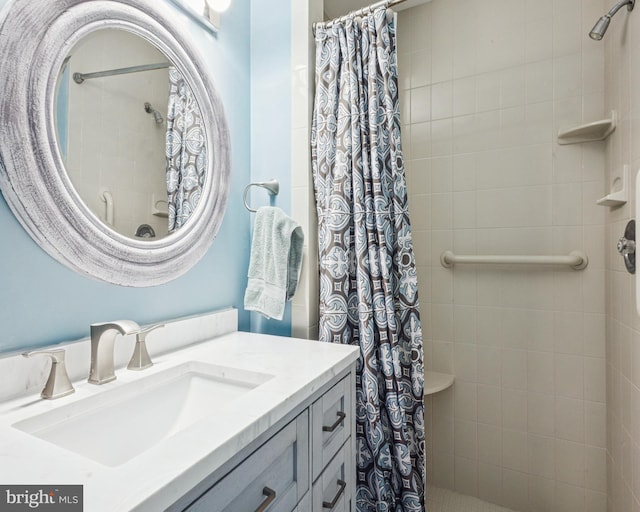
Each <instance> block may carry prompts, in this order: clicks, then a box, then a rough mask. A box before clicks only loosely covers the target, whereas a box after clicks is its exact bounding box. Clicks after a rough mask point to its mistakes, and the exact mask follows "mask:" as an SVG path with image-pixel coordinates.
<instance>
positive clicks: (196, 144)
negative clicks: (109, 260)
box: [166, 66, 207, 233]
mask: <svg viewBox="0 0 640 512" xmlns="http://www.w3.org/2000/svg"><path fill="white" fill-rule="evenodd" d="M166 152H167V173H166V179H167V202H168V206H169V233H172V232H173V231H174V230H176V229H178V228H180V227H181V226H182V225H183V224H184V223H185V222H186V221H187V219H189V217H190V216H191V214H192V213H193V210H194V209H195V208H196V206H197V205H198V202H199V200H200V197H201V195H202V187H203V185H204V179H205V174H206V172H205V171H206V169H207V153H206V145H205V141H204V128H203V125H202V114H201V112H200V107H198V103H197V102H196V99H195V97H194V95H193V92H192V91H191V88H190V87H189V85H188V84H187V82H186V80H185V79H184V77H183V76H182V73H180V71H178V70H177V69H176V68H174V67H173V66H171V67H170V68H169V105H168V108H167V134H166Z"/></svg>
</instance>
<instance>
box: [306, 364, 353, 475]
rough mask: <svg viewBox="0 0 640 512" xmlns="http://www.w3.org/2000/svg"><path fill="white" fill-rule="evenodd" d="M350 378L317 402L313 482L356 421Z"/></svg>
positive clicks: (342, 381)
mask: <svg viewBox="0 0 640 512" xmlns="http://www.w3.org/2000/svg"><path fill="white" fill-rule="evenodd" d="M350 388H351V378H350V377H349V376H347V377H345V378H344V379H342V380H341V381H340V382H338V383H337V384H336V385H335V386H333V387H332V388H331V389H330V390H329V391H327V392H326V393H325V394H324V395H322V397H320V398H319V399H318V400H316V402H314V404H313V407H312V410H311V411H312V412H311V418H312V420H311V437H312V444H311V446H312V450H313V462H312V464H313V471H312V473H313V481H315V479H316V478H318V476H320V473H322V468H324V467H325V466H326V465H327V463H328V462H329V461H330V460H331V459H332V458H333V456H334V455H335V454H336V453H338V450H339V449H340V447H341V446H342V445H343V444H344V442H345V441H346V439H347V438H348V437H349V435H350V434H351V425H352V422H353V421H355V419H354V413H355V411H354V410H353V404H352V402H351V396H352V393H351V389H350Z"/></svg>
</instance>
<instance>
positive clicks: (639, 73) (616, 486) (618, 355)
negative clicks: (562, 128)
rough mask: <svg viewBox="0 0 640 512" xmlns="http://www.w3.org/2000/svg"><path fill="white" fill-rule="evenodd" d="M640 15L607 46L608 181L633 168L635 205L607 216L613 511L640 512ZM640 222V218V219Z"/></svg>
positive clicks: (631, 16) (624, 22) (616, 26)
mask: <svg viewBox="0 0 640 512" xmlns="http://www.w3.org/2000/svg"><path fill="white" fill-rule="evenodd" d="M639 15H640V12H639V10H638V8H637V5H636V9H635V10H634V11H633V12H630V13H628V12H627V11H626V9H623V10H622V11H620V13H619V14H618V15H617V16H616V17H615V18H614V20H613V21H612V23H611V26H610V28H609V31H608V32H607V35H606V36H605V39H604V40H603V42H605V44H606V58H605V77H606V80H605V91H606V95H605V97H606V101H605V105H606V109H607V110H611V109H615V110H616V111H617V112H618V114H619V117H620V122H619V126H618V128H617V129H616V131H615V132H614V133H613V135H612V136H611V137H610V138H609V140H608V142H607V179H608V182H611V181H612V180H614V179H615V178H616V177H618V176H620V175H621V169H622V166H623V165H625V164H628V165H629V170H630V177H631V193H630V195H629V199H630V200H629V203H627V204H626V205H625V206H623V207H621V208H617V209H612V210H610V211H609V213H608V214H607V218H606V220H607V223H606V243H607V245H606V247H607V252H606V269H607V270H606V272H607V273H606V283H607V330H606V332H607V448H608V460H609V464H608V474H607V477H608V489H609V509H608V510H610V511H611V512H639V511H640V315H638V313H637V312H636V304H635V302H636V301H635V293H636V284H635V278H634V277H633V276H631V275H630V274H628V273H627V272H626V270H625V268H624V265H623V261H622V258H621V257H620V256H619V255H618V253H617V252H616V250H615V246H616V241H617V240H618V238H619V237H621V236H622V234H623V233H624V228H625V225H626V223H627V221H628V220H630V219H634V218H635V217H636V215H635V211H634V210H635V205H636V202H637V200H638V199H637V197H635V193H634V190H635V189H634V186H635V182H636V173H637V172H638V169H640V59H639V58H638V51H637V50H638V48H640V16H639ZM636 221H637V219H636Z"/></svg>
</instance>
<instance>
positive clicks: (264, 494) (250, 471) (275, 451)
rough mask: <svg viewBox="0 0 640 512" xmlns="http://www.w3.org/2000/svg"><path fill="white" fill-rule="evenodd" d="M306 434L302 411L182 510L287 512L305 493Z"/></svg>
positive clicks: (307, 423) (307, 416)
mask: <svg viewBox="0 0 640 512" xmlns="http://www.w3.org/2000/svg"><path fill="white" fill-rule="evenodd" d="M308 432H309V414H308V412H307V411H305V412H303V413H302V414H300V415H299V416H298V417H297V418H296V419H295V420H293V421H292V422H291V423H289V424H288V425H287V426H286V427H284V428H283V429H282V430H281V431H280V432H278V433H277V434H276V435H274V436H273V437H272V438H271V439H269V440H268V441H267V442H266V443H265V444H263V445H262V446H261V447H260V448H258V450H256V451H255V452H254V453H253V454H252V455H250V456H249V457H248V458H247V459H245V460H244V461H243V462H242V463H241V464H240V465H239V466H238V467H236V468H235V469H234V470H233V471H232V472H231V473H229V474H228V475H227V476H225V477H224V478H223V479H222V480H220V481H219V482H218V483H216V484H215V485H214V486H213V487H212V488H211V489H209V490H208V491H207V492H205V493H204V494H203V495H202V496H200V498H198V499H197V500H196V501H195V502H194V503H192V504H191V506H189V507H188V508H187V509H186V510H188V511H189V512H204V511H207V512H218V511H225V512H253V511H254V510H259V509H260V507H261V506H262V505H264V504H267V502H268V506H266V507H264V508H263V509H260V510H268V511H269V512H291V511H292V510H294V509H295V508H296V504H297V503H298V502H299V501H300V499H301V498H302V497H303V496H304V494H305V493H306V492H307V491H308V489H309V470H308V468H309V435H308Z"/></svg>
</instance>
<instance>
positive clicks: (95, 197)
mask: <svg viewBox="0 0 640 512" xmlns="http://www.w3.org/2000/svg"><path fill="white" fill-rule="evenodd" d="M55 105H56V108H55V119H56V134H57V141H58V146H59V148H58V149H59V151H60V154H61V157H62V160H63V162H64V166H65V169H66V172H67V174H68V176H69V179H70V180H71V183H72V184H73V186H74V187H75V189H76V192H77V193H78V195H79V196H80V198H81V199H82V201H84V203H85V204H86V205H87V207H88V208H89V209H90V210H91V211H92V212H93V214H95V215H96V216H97V217H98V218H100V219H102V221H103V222H104V223H105V224H107V225H108V226H109V227H111V228H112V229H114V230H115V231H117V232H118V233H120V234H122V235H124V236H127V237H138V238H141V239H146V240H151V239H154V238H162V237H165V236H167V235H168V234H169V233H172V232H173V231H175V230H176V229H179V228H180V227H181V226H183V225H184V224H185V223H186V222H187V221H188V220H189V218H190V216H191V214H192V213H193V211H194V210H195V208H196V207H197V205H198V202H199V200H200V197H201V195H202V189H203V187H204V183H205V180H206V168H207V151H206V146H205V143H204V132H205V126H204V124H203V121H202V113H201V111H200V107H199V106H198V102H197V101H196V100H195V97H194V95H193V91H192V90H191V87H190V86H189V84H188V81H187V80H186V79H185V77H184V76H183V75H182V74H181V73H180V72H179V71H178V69H177V68H176V67H175V65H173V63H171V62H170V61H169V59H168V58H167V57H166V56H165V55H164V54H163V53H162V52H161V51H160V50H158V49H157V48H156V47H155V46H153V45H152V44H150V43H149V42H148V41H146V40H145V39H143V38H141V37H139V36H137V35H135V34H132V33H131V32H128V31H126V30H115V29H103V30H97V31H95V32H92V33H91V34H89V35H87V36H85V37H84V38H82V39H81V40H80V41H79V42H78V43H77V44H76V45H75V46H74V47H73V48H72V50H71V53H69V55H67V57H66V58H65V60H64V64H63V67H62V69H61V71H60V74H59V77H58V83H57V88H56V101H55Z"/></svg>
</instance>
